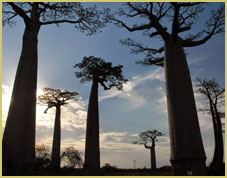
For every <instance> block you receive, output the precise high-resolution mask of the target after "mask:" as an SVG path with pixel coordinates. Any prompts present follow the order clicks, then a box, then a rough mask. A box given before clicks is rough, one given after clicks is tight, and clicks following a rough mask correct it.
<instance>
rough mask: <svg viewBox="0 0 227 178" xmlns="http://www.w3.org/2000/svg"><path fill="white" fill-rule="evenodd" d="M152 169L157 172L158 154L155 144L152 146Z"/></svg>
mask: <svg viewBox="0 0 227 178" xmlns="http://www.w3.org/2000/svg"><path fill="white" fill-rule="evenodd" d="M150 150H151V170H152V171H153V172H156V155H155V146H151V148H150Z"/></svg>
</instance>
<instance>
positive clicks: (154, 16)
mask: <svg viewBox="0 0 227 178" xmlns="http://www.w3.org/2000/svg"><path fill="white" fill-rule="evenodd" d="M212 4H214V3H212ZM219 4H220V6H219V7H218V8H216V10H212V11H211V12H210V15H205V12H204V10H205V9H207V7H206V5H207V4H206V3H201V2H128V3H124V4H123V5H122V7H121V8H119V10H118V11H117V12H116V13H115V14H112V13H111V12H110V10H109V9H106V11H105V13H106V17H107V18H108V19H109V20H111V21H112V22H114V23H115V24H116V25H118V26H119V27H122V28H125V29H126V30H127V31H129V32H136V31H137V32H138V31H142V32H143V35H145V36H147V38H149V39H151V38H153V37H160V38H161V41H162V42H163V43H164V45H163V46H162V45H161V46H159V47H158V48H152V47H148V46H146V45H144V44H143V43H141V42H136V41H135V40H133V39H131V38H128V39H126V40H122V41H121V42H122V43H123V44H124V45H126V46H129V47H131V49H132V52H133V53H136V54H137V53H144V54H146V57H145V59H144V60H140V61H138V62H137V63H139V64H142V65H157V66H164V68H165V82H166V96H167V106H168V119H169V126H170V143H171V158H170V161H171V163H172V165H173V167H174V174H175V175H187V172H188V170H189V169H190V170H192V172H193V175H205V174H206V166H205V160H206V155H205V152H204V147H203V143H202V137H201V133H200V128H199V122H198V116H197V111H196V106H195V99H194V94H193V89H192V82H191V77H190V72H189V69H188V64H187V60H186V55H185V52H184V48H188V47H195V46H199V45H202V44H204V43H206V42H207V41H208V40H209V39H211V38H212V37H213V36H215V35H217V34H220V33H223V32H224V29H225V5H224V3H219ZM201 14H204V16H203V17H202V18H201V16H200V15H201ZM122 17H126V18H122ZM198 19H200V23H201V21H203V22H204V23H205V24H204V25H201V28H202V29H201V30H198V31H197V32H196V31H195V30H197V29H198V28H197V27H194V26H193V25H194V24H196V22H198ZM133 20H134V21H133ZM133 22H134V23H133ZM192 30H193V31H192ZM190 31H191V32H190ZM154 44H155V43H154ZM163 52H164V57H163V54H162V53H163ZM186 130H187V131H186ZM195 153H196V154H195ZM183 162H184V163H183Z"/></svg>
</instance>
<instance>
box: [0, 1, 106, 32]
mask: <svg viewBox="0 0 227 178" xmlns="http://www.w3.org/2000/svg"><path fill="white" fill-rule="evenodd" d="M34 8H36V9H34ZM2 13H3V20H2V22H3V25H6V24H9V25H12V24H15V23H16V22H15V21H14V18H15V17H17V16H20V17H22V18H23V20H24V22H25V24H26V25H28V24H30V23H31V19H33V18H35V17H36V18H37V20H38V21H39V25H49V24H56V25H59V24H61V23H71V24H75V28H77V29H79V30H80V31H82V32H85V31H87V34H88V35H91V34H94V33H96V32H97V30H98V29H100V28H102V27H104V23H103V21H101V20H100V15H101V13H100V12H99V11H98V10H97V7H96V6H95V5H94V6H90V7H87V8H85V7H83V5H82V4H81V3H80V2H7V3H3V11H2Z"/></svg>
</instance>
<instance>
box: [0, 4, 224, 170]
mask: <svg viewBox="0 0 227 178" xmlns="http://www.w3.org/2000/svg"><path fill="white" fill-rule="evenodd" d="M86 5H89V4H86ZM217 5H218V3H213V4H212V5H210V6H209V7H208V8H207V10H210V9H212V8H216V7H217ZM97 6H98V7H99V8H103V7H108V8H110V9H111V10H114V9H116V8H118V7H120V6H121V3H116V2H115V3H97ZM207 16H208V15H207V13H206V14H205V15H203V16H201V17H200V18H199V20H198V23H197V25H196V26H195V29H196V30H197V29H199V28H201V27H203V25H204V23H203V20H204V19H205V18H207ZM16 21H17V23H16V25H13V26H12V27H9V26H4V27H3V29H2V125H3V130H4V125H5V121H6V118H7V113H8V107H9V103H10V98H11V91H12V87H13V82H14V77H15V73H16V68H17V65H18V60H19V56H20V53H21V45H22V35H23V31H24V24H23V21H22V20H21V19H19V18H17V19H16ZM167 25H168V24H167ZM128 37H131V38H133V39H135V40H138V41H140V42H143V43H144V44H146V45H147V46H149V47H156V46H157V47H159V46H160V45H161V44H162V42H160V41H159V40H158V39H149V38H147V37H145V36H143V34H142V32H135V33H130V32H128V31H127V30H125V29H123V28H119V27H117V26H115V25H113V24H108V25H107V26H106V27H105V28H103V29H102V32H101V33H97V34H95V35H92V36H87V35H86V33H81V32H80V31H78V30H76V29H75V28H74V26H73V25H71V24H61V25H60V26H59V27H57V26H56V25H48V26H44V27H41V30H40V32H39V36H38V41H39V42H38V61H39V62H38V89H37V95H40V94H42V88H44V87H49V88H53V89H67V90H70V91H76V92H78V93H79V96H78V97H77V101H71V102H70V103H69V104H68V105H66V106H64V107H62V112H61V119H62V128H61V129H62V130H61V131H62V140H61V149H62V150H63V149H64V148H65V147H68V146H74V147H75V148H76V149H78V150H79V151H80V152H81V153H82V155H83V156H84V147H85V131H86V115H87V106H88V100H89V94H90V88H91V83H90V82H88V83H85V84H81V83H80V82H79V79H77V78H76V77H75V75H74V72H75V69H74V68H73V66H74V65H75V64H77V63H79V62H81V60H82V59H83V57H84V56H87V57H88V56H91V55H93V56H95V57H101V58H103V59H104V60H105V61H108V62H112V63H113V65H119V64H122V65H123V66H124V67H123V74H124V76H125V78H127V79H128V80H129V81H128V83H127V84H125V85H124V88H123V91H118V90H117V89H114V88H113V89H111V90H108V91H104V90H103V89H102V87H101V86H100V87H99V119H100V152H101V153H100V154H101V165H104V164H105V163H110V164H111V165H115V166H117V167H119V168H133V167H134V162H133V161H134V160H136V167H138V168H143V167H147V168H149V167H150V159H149V158H150V152H149V150H148V149H145V148H144V146H143V145H135V144H132V143H133V142H134V141H136V140H137V139H138V134H139V133H140V132H143V131H146V130H148V129H150V130H153V129H157V130H159V131H161V132H162V133H164V134H165V136H162V137H160V138H159V140H158V142H157V144H156V158H157V166H158V167H161V166H164V165H170V162H169V158H170V143H169V129H168V117H167V105H166V96H165V77H164V69H163V68H161V67H156V66H147V67H144V66H140V65H137V64H136V63H135V61H136V60H139V59H142V58H143V55H142V54H140V55H138V54H137V55H135V54H131V53H130V49H129V48H128V47H126V46H123V45H121V44H120V42H119V41H120V39H126V38H128ZM185 52H186V53H187V61H188V64H189V68H190V73H191V78H192V82H193V84H195V82H196V80H195V79H196V77H200V78H211V79H212V78H214V79H215V80H216V81H217V82H218V83H219V84H220V86H221V87H224V84H225V39H224V35H217V36H215V37H214V38H212V39H211V40H209V41H208V42H207V43H206V44H204V45H202V46H199V47H195V48H187V49H185ZM195 99H196V105H197V108H203V107H204V105H206V104H207V103H206V101H205V99H204V97H203V96H201V95H200V94H198V93H195ZM45 109H46V108H45V106H40V105H37V115H36V119H37V121H36V144H37V145H38V144H46V145H48V146H49V148H50V150H51V147H52V146H51V145H52V139H53V126H54V117H55V109H53V108H52V109H49V110H48V112H47V114H44V113H43V112H44V110H45ZM198 116H199V123H200V128H201V133H202V138H203V144H204V148H205V152H206V156H207V164H209V163H210V162H211V159H212V155H213V148H214V138H213V130H212V122H211V117H210V116H209V115H207V114H205V113H200V112H199V113H198Z"/></svg>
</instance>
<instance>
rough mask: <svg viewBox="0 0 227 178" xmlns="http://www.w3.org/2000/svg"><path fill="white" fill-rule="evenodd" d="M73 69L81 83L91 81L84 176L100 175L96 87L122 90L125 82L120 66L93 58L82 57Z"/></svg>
mask: <svg viewBox="0 0 227 178" xmlns="http://www.w3.org/2000/svg"><path fill="white" fill-rule="evenodd" d="M74 67H75V68H76V69H78V70H80V71H78V72H75V75H76V77H77V78H81V82H82V83H84V82H86V81H92V87H91V93H90V99H89V104H88V112H87V129H86V144H85V163H84V169H85V175H93V176H94V175H100V150H99V110H98V86H99V84H100V85H101V86H102V87H103V88H104V90H109V89H111V88H112V87H116V88H117V89H118V90H122V88H123V83H126V82H127V80H126V79H125V78H124V77H123V75H122V67H123V66H122V65H118V66H114V67H113V66H112V63H111V62H105V61H104V60H103V59H101V58H96V57H94V56H90V57H84V58H83V60H82V62H81V63H78V64H76V65H75V66H74Z"/></svg>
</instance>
